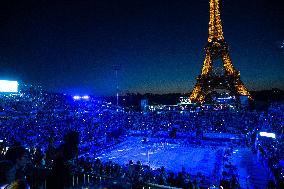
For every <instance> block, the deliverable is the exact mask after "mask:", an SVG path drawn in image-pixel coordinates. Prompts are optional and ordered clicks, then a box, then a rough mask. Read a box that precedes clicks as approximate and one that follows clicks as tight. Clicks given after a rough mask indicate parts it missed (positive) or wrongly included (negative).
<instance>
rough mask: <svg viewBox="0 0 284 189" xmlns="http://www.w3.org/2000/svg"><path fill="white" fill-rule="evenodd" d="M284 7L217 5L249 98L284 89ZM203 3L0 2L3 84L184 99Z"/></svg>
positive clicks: (200, 54)
mask: <svg viewBox="0 0 284 189" xmlns="http://www.w3.org/2000/svg"><path fill="white" fill-rule="evenodd" d="M282 4H283V0H221V5H220V11H221V19H222V22H223V31H224V36H225V40H226V41H227V43H228V45H229V46H230V55H231V58H232V62H233V64H234V66H235V67H236V68H237V69H238V70H240V72H241V79H242V81H243V82H244V83H245V85H246V86H247V87H248V89H249V90H262V89H271V88H273V87H277V88H280V89H283V90H284V74H283V73H284V48H283V43H284V6H283V5H282ZM208 22H209V0H139V1H138V0H113V1H110V0H77V1H72V0H66V1H61V0H57V1H48V0H35V1H29V0H18V1H15V0H2V1H0V65H1V68H0V78H1V79H11V80H18V81H22V82H25V83H29V84H40V85H42V86H43V87H44V88H46V89H48V90H51V91H57V92H64V93H71V94H94V95H114V94H115V91H116V82H115V81H116V80H115V71H114V69H113V68H114V65H119V66H120V70H119V71H118V78H119V82H118V83H119V89H120V93H121V94H124V93H127V92H140V93H145V92H152V93H169V92H177V93H180V92H181V93H182V92H190V91H191V90H192V88H193V86H194V84H195V82H196V80H195V78H196V76H197V75H198V74H200V72H201V68H202V64H203V60H204V56H205V53H204V47H205V46H206V43H207V36H208Z"/></svg>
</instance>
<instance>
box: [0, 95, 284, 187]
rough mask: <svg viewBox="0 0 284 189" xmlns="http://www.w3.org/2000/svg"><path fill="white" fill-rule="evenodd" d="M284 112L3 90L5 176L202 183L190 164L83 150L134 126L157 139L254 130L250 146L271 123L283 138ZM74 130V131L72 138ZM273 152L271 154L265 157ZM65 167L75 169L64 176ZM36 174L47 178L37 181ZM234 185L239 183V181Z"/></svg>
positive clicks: (0, 121)
mask: <svg viewBox="0 0 284 189" xmlns="http://www.w3.org/2000/svg"><path fill="white" fill-rule="evenodd" d="M283 117H284V116H283V106H278V105H274V106H271V108H270V109H269V110H268V111H267V112H257V111H243V110H220V111H203V112H200V111H199V112H187V111H182V112H180V111H159V112H149V111H148V112H137V111H133V110H131V109H126V108H122V107H117V106H114V105H112V104H111V103H107V102H104V101H103V100H98V99H95V98H92V97H88V98H85V99H74V98H72V97H71V96H68V95H65V94H54V93H46V92H43V91H27V92H22V93H17V94H3V95H1V96H0V125H1V126H0V145H1V146H0V149H1V152H0V160H2V161H1V174H2V173H5V174H4V176H3V174H2V175H1V183H0V184H1V185H2V186H3V185H5V184H9V183H10V184H11V183H12V184H13V183H14V185H15V184H18V185H23V186H25V187H26V186H28V185H30V186H33V187H35V188H37V187H38V188H40V187H47V188H48V187H49V188H56V185H57V186H60V187H61V188H62V186H61V185H60V184H59V183H62V182H60V181H58V180H56V179H59V178H64V179H65V181H66V182H63V183H64V184H65V185H66V186H74V185H75V183H76V179H75V180H74V177H72V174H73V176H74V175H75V174H78V173H82V172H84V173H90V174H91V173H92V176H94V177H96V178H101V179H102V178H104V177H111V178H117V179H123V182H127V183H132V184H133V183H135V184H138V185H139V184H141V183H156V184H161V185H169V186H178V187H183V188H194V187H195V188H198V185H200V184H201V183H204V182H205V181H204V178H202V176H201V175H200V176H198V177H196V178H190V174H189V173H185V171H184V170H182V171H181V172H180V173H173V172H170V171H167V172H166V171H165V170H166V168H165V167H161V168H160V169H158V170H151V169H150V168H149V167H147V166H145V165H141V164H140V162H137V163H136V164H134V163H133V162H131V161H130V162H129V164H128V165H118V164H115V163H113V162H101V161H100V160H99V159H96V160H95V159H91V158H89V157H84V156H83V155H84V154H86V153H91V154H89V155H90V156H93V157H95V153H96V152H98V151H100V150H102V149H105V148H108V147H110V146H112V145H115V144H117V143H119V142H121V141H123V140H124V138H125V137H126V136H127V135H129V134H131V131H147V133H148V134H149V135H150V136H151V137H156V136H157V134H158V133H166V135H167V134H168V133H169V132H171V131H172V129H173V128H176V130H177V131H178V132H180V133H188V134H190V133H196V132H198V131H199V130H200V128H202V132H204V133H232V134H243V135H246V136H247V144H248V145H251V146H253V145H252V144H253V142H254V139H255V134H256V131H257V129H264V128H265V129H270V130H271V131H273V132H275V133H277V135H279V136H282V135H281V134H283ZM68 133H73V135H72V134H71V136H73V137H71V138H72V140H71V139H70V134H68ZM75 133H76V134H75ZM190 135H191V134H190ZM66 136H67V138H66ZM68 136H69V137H68ZM79 136H80V137H79ZM168 137H170V135H168ZM279 141H281V140H279ZM283 146H284V145H283V143H281V142H277V149H276V150H275V148H274V151H273V153H272V155H271V156H272V157H271V158H270V159H275V158H276V157H277V161H278V164H277V165H278V167H277V174H280V172H281V171H279V170H281V167H280V163H279V162H280V160H281V159H283V157H281V154H282V155H283V153H282V152H283ZM264 151H269V152H271V150H264ZM71 152H72V153H71ZM82 154H83V155H82ZM266 154H269V153H265V154H264V156H265V155H266ZM80 155H81V156H80ZM75 157H76V158H75ZM78 157H79V158H78ZM80 157H81V158H80ZM74 159H76V161H74ZM270 161H272V160H270ZM273 162H274V161H273ZM269 164H273V163H269ZM273 165H275V164H273ZM2 168H3V169H2ZM34 168H42V170H44V171H42V172H41V174H38V175H42V177H40V178H37V177H35V176H34V174H33V172H34ZM31 170H33V171H31ZM36 170H37V171H38V170H39V169H36ZM62 170H67V172H68V173H70V174H69V175H65V174H63V175H62V177H61V176H59V177H58V174H59V175H60V173H61V171H62ZM82 170H83V171H82ZM13 172H15V176H14V177H15V178H13V176H9V177H8V176H6V175H7V174H8V173H11V175H13ZM65 172H66V171H65ZM55 173H56V174H55ZM71 173H72V174H71ZM281 173H282V172H281ZM47 175H48V176H47ZM64 176H65V177H64ZM71 177H72V178H71ZM47 178H48V179H47ZM80 179H81V180H82V178H80ZM13 180H18V181H21V182H17V183H15V182H12V181H13ZM34 180H41V181H42V182H40V184H38V183H37V184H35V182H34ZM50 181H52V182H50ZM84 181H85V178H84ZM232 183H233V184H235V180H233V181H232ZM60 187H59V188H60Z"/></svg>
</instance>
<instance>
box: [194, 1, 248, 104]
mask: <svg viewBox="0 0 284 189" xmlns="http://www.w3.org/2000/svg"><path fill="white" fill-rule="evenodd" d="M209 5H210V12H209V13H210V20H209V32H208V43H207V45H206V47H205V59H204V62H203V67H202V70H201V74H200V75H199V76H198V77H197V83H196V85H195V86H194V88H193V90H192V92H191V95H190V97H189V98H190V100H191V102H200V103H203V102H205V97H206V96H207V95H208V94H209V93H210V92H211V91H213V90H214V89H226V90H229V91H230V92H231V93H232V94H233V95H234V96H236V97H237V98H239V97H240V96H247V97H248V98H249V99H252V97H251V95H250V93H249V92H248V90H247V88H246V87H245V85H244V84H243V82H242V81H241V79H240V72H239V71H238V70H236V69H235V68H234V66H233V63H232V61H231V58H230V55H229V50H228V45H227V43H226V41H225V38H224V33H223V29H222V21H221V16H220V10H219V0H210V4H209ZM218 59H221V60H222V62H223V69H224V74H223V75H214V72H213V62H214V61H215V60H218Z"/></svg>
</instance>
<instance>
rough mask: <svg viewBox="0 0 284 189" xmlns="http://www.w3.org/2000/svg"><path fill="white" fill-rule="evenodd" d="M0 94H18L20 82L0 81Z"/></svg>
mask: <svg viewBox="0 0 284 189" xmlns="http://www.w3.org/2000/svg"><path fill="white" fill-rule="evenodd" d="M0 92H18V82H17V81H8V80H0Z"/></svg>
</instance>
